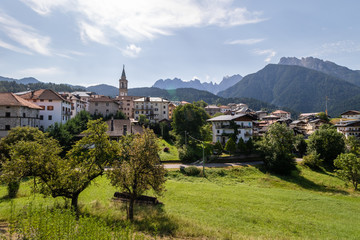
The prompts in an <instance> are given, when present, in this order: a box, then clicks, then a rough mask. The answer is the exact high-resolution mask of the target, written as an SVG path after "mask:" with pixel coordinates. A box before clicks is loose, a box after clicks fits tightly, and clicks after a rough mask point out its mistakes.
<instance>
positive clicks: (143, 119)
mask: <svg viewBox="0 0 360 240" xmlns="http://www.w3.org/2000/svg"><path fill="white" fill-rule="evenodd" d="M139 123H140V125H142V126H144V127H148V126H149V125H150V120H149V119H147V117H146V116H145V115H143V114H140V115H139Z"/></svg>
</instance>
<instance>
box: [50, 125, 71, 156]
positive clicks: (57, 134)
mask: <svg viewBox="0 0 360 240" xmlns="http://www.w3.org/2000/svg"><path fill="white" fill-rule="evenodd" d="M46 132H48V133H49V136H51V137H53V138H54V139H56V140H58V142H59V143H60V145H61V146H62V147H63V151H62V156H65V155H66V152H67V151H69V150H70V149H71V145H72V140H73V137H74V136H73V135H72V134H70V132H69V131H68V130H67V129H66V126H65V125H64V124H62V123H57V122H56V123H54V124H53V125H51V126H50V127H48V128H47V129H46Z"/></svg>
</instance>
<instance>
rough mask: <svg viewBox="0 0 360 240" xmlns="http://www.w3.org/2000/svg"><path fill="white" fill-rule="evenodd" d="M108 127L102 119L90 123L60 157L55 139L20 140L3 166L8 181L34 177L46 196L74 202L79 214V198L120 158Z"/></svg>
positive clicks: (72, 203)
mask: <svg viewBox="0 0 360 240" xmlns="http://www.w3.org/2000/svg"><path fill="white" fill-rule="evenodd" d="M106 130H107V125H106V123H104V122H102V121H101V120H94V121H89V122H88V129H87V130H85V131H84V132H83V133H82V134H84V135H85V136H84V137H83V138H82V139H81V140H79V141H78V142H77V143H76V144H75V145H74V146H73V148H72V149H71V150H70V151H69V152H68V153H67V155H66V158H64V159H63V158H61V157H60V156H59V153H60V151H61V148H60V146H59V144H58V142H57V141H56V140H54V139H52V138H44V139H43V140H42V141H38V140H36V141H34V140H30V141H29V140H28V141H21V142H19V144H17V145H13V146H12V147H11V152H10V156H11V160H9V161H6V162H5V163H4V165H3V175H4V176H5V177H6V178H7V179H21V178H23V177H26V176H34V177H35V178H36V179H37V181H38V183H39V185H40V191H41V192H42V193H43V194H49V195H51V196H52V197H59V196H62V197H65V198H70V199H71V205H72V208H73V209H74V210H75V211H76V212H78V197H79V195H80V193H81V192H82V191H84V190H85V189H86V188H87V187H88V186H89V184H90V183H91V182H92V180H94V179H95V178H96V177H98V176H100V175H102V174H103V172H104V168H105V166H108V165H110V164H111V163H112V161H113V160H114V159H115V158H116V157H118V153H119V145H118V144H117V143H116V142H114V141H113V142H110V140H109V136H108V135H107V134H106Z"/></svg>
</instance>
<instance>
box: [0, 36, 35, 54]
mask: <svg viewBox="0 0 360 240" xmlns="http://www.w3.org/2000/svg"><path fill="white" fill-rule="evenodd" d="M0 47H2V48H6V49H9V50H11V51H14V52H18V53H24V54H29V55H31V52H29V51H26V50H25V49H22V48H19V47H16V46H14V45H11V44H9V43H6V42H4V41H2V40H0Z"/></svg>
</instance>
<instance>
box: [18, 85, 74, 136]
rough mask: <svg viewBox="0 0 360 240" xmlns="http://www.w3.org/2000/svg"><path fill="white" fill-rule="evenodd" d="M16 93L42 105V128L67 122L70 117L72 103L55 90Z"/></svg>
mask: <svg viewBox="0 0 360 240" xmlns="http://www.w3.org/2000/svg"><path fill="white" fill-rule="evenodd" d="M16 94H17V95H18V96H20V97H22V98H23V99H25V100H27V101H29V102H32V103H34V104H36V105H38V106H39V107H41V110H40V112H39V114H40V115H39V119H40V126H39V128H40V129H47V128H48V127H49V126H50V125H52V124H54V123H56V122H57V123H66V122H67V121H68V120H69V119H70V116H71V103H70V102H69V101H67V100H66V99H65V98H63V97H62V96H61V95H60V94H58V93H57V92H55V91H53V90H50V89H40V90H36V91H28V92H22V93H16Z"/></svg>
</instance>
